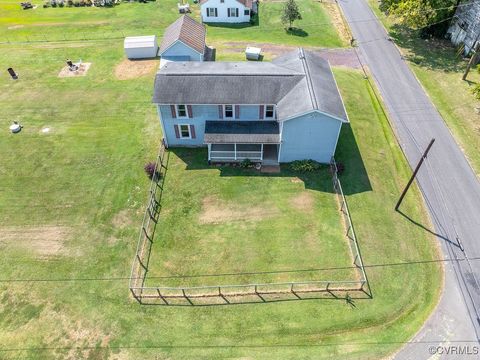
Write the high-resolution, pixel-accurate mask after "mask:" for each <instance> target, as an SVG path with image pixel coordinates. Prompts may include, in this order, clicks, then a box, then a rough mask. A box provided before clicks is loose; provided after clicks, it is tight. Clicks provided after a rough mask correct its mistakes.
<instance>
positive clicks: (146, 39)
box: [123, 35, 158, 59]
mask: <svg viewBox="0 0 480 360" xmlns="http://www.w3.org/2000/svg"><path fill="white" fill-rule="evenodd" d="M123 47H124V49H125V54H126V55H127V57H128V58H129V59H147V58H154V57H156V56H157V52H158V44H157V37H156V36H155V35H151V36H130V37H126V38H125V41H124V43H123Z"/></svg>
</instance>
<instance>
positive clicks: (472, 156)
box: [370, 0, 480, 175]
mask: <svg viewBox="0 0 480 360" xmlns="http://www.w3.org/2000/svg"><path fill="white" fill-rule="evenodd" d="M370 3H371V5H372V8H373V9H374V11H375V13H376V14H377V16H378V17H379V18H380V19H381V20H382V22H383V24H384V25H385V26H386V27H387V28H388V29H389V31H390V34H391V35H392V37H393V38H395V40H396V43H397V44H398V45H399V47H400V48H401V49H402V52H403V53H404V54H405V55H406V58H407V59H408V60H409V63H410V66H411V68H412V70H413V71H414V72H415V75H416V76H417V78H418V79H419V80H420V82H421V84H422V85H423V87H424V88H425V89H426V91H427V93H428V94H429V95H430V98H431V99H432V101H433V103H434V104H435V106H436V107H437V109H438V111H439V112H440V114H441V115H442V117H443V119H444V120H445V122H446V123H447V125H448V127H449V128H450V130H451V131H452V133H453V135H454V137H455V139H456V140H457V142H458V143H459V145H460V147H461V148H462V149H463V151H464V152H465V155H466V156H467V158H468V160H469V161H470V164H471V165H472V167H473V169H474V170H475V172H476V173H477V175H480V155H479V154H480V125H479V120H480V114H479V113H478V110H476V108H480V101H478V100H476V99H475V97H474V96H473V94H472V92H471V90H472V88H473V86H474V85H475V84H478V83H480V74H479V73H478V72H476V71H475V69H472V71H471V72H470V75H469V77H468V80H469V81H463V80H462V75H463V72H464V71H465V68H466V65H467V62H466V61H465V60H464V59H462V57H461V56H458V55H457V49H455V47H454V46H453V45H451V44H450V43H449V42H448V41H447V40H442V39H441V40H438V39H437V40H435V39H433V40H423V39H420V38H418V36H417V35H416V34H415V33H413V32H411V31H407V30H406V29H404V28H403V27H402V26H400V25H399V24H398V23H397V22H396V21H395V19H394V18H391V17H386V16H385V15H384V14H382V13H381V12H380V11H379V10H378V5H377V3H376V2H375V1H372V0H371V1H370Z"/></svg>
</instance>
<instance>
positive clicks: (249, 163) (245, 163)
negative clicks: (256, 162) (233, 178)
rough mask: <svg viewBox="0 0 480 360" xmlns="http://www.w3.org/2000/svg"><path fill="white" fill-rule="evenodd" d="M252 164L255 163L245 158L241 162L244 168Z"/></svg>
mask: <svg viewBox="0 0 480 360" xmlns="http://www.w3.org/2000/svg"><path fill="white" fill-rule="evenodd" d="M251 166H253V163H252V161H251V160H250V159H245V160H243V161H242V162H241V163H240V167H242V168H249V167H251Z"/></svg>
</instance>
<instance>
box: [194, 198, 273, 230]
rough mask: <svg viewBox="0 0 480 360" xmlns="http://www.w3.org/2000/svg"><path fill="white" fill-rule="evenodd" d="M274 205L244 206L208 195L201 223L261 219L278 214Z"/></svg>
mask: <svg viewBox="0 0 480 360" xmlns="http://www.w3.org/2000/svg"><path fill="white" fill-rule="evenodd" d="M278 213H279V211H278V209H277V208H275V207H273V206H268V205H264V206H253V205H249V206H244V205H238V204H235V203H226V202H224V201H222V200H220V199H218V198H216V197H214V196H207V197H205V198H204V199H203V202H202V212H201V214H200V218H199V222H200V223H201V224H218V223H225V222H230V221H260V220H262V219H266V218H270V217H273V216H275V215H278Z"/></svg>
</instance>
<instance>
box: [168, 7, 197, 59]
mask: <svg viewBox="0 0 480 360" xmlns="http://www.w3.org/2000/svg"><path fill="white" fill-rule="evenodd" d="M205 36H206V30H205V26H203V25H202V24H200V23H198V22H196V21H195V20H193V19H192V18H191V17H190V16H187V15H182V16H180V17H179V18H178V19H177V20H176V21H175V22H174V23H172V24H171V25H170V26H169V27H167V29H166V30H165V33H164V34H163V39H162V44H161V45H160V54H161V53H163V52H164V51H165V50H167V49H168V48H169V47H170V46H172V45H173V44H174V43H175V42H176V41H178V40H180V41H181V42H183V43H184V44H185V45H187V46H189V47H191V48H192V49H194V50H195V51H197V52H199V53H200V54H203V53H204V52H205Z"/></svg>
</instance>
